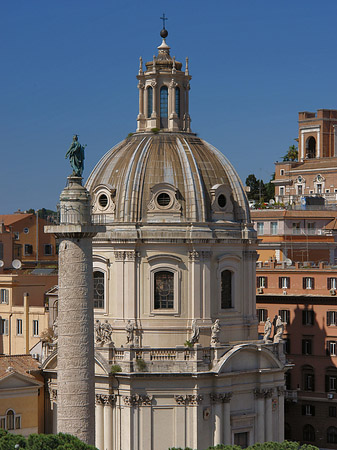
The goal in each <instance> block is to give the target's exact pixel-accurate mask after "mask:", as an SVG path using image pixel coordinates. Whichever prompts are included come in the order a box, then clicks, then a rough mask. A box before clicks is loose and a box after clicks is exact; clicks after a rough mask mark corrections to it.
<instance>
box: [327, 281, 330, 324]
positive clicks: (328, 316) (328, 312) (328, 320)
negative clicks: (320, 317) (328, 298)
mask: <svg viewBox="0 0 337 450" xmlns="http://www.w3.org/2000/svg"><path fill="white" fill-rule="evenodd" d="M328 289H329V288H328ZM326 324H327V325H328V326H330V325H331V314H330V311H327V313H326Z"/></svg>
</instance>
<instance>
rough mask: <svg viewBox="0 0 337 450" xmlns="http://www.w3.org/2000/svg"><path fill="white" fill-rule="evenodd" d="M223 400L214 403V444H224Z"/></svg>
mask: <svg viewBox="0 0 337 450" xmlns="http://www.w3.org/2000/svg"><path fill="white" fill-rule="evenodd" d="M222 409H223V408H222V402H221V403H220V402H217V403H215V405H214V438H213V441H214V445H218V444H222V434H223V431H222V420H223V418H222Z"/></svg>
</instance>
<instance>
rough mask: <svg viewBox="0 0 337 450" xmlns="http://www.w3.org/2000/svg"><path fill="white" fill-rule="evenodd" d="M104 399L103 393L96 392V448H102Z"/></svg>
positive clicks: (100, 449) (102, 449)
mask: <svg viewBox="0 0 337 450" xmlns="http://www.w3.org/2000/svg"><path fill="white" fill-rule="evenodd" d="M103 414H104V399H103V395H101V394H96V439H95V445H96V447H97V448H98V450H104V419H103Z"/></svg>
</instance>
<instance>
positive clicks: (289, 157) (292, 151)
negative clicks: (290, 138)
mask: <svg viewBox="0 0 337 450" xmlns="http://www.w3.org/2000/svg"><path fill="white" fill-rule="evenodd" d="M283 161H298V149H297V147H296V145H290V147H289V148H288V151H287V153H286V154H285V155H284V156H283Z"/></svg>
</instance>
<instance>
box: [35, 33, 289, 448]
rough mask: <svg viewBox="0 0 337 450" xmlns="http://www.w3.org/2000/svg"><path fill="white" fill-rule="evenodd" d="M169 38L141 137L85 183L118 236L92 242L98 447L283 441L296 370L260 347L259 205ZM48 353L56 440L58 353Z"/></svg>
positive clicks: (148, 87)
mask: <svg viewBox="0 0 337 450" xmlns="http://www.w3.org/2000/svg"><path fill="white" fill-rule="evenodd" d="M161 36H162V38H163V41H162V44H161V45H160V46H159V47H158V56H156V57H154V58H153V60H152V61H151V62H149V63H146V69H145V70H143V64H142V61H141V66H140V69H139V75H138V79H139V84H138V89H139V108H140V110H139V115H138V119H137V120H138V129H137V132H136V133H135V134H133V135H132V136H130V137H128V138H127V139H126V140H124V141H123V142H121V143H120V144H117V145H116V146H115V147H114V148H112V149H111V150H110V151H109V152H108V153H107V154H106V155H104V156H103V157H102V159H101V160H100V162H99V163H98V164H97V166H96V167H95V168H94V170H93V171H92V173H91V174H90V176H89V178H88V180H87V183H86V188H87V189H88V191H89V192H90V194H91V199H92V210H93V216H92V220H93V222H94V223H104V225H105V227H106V231H105V232H101V233H98V234H97V236H96V237H94V238H93V265H94V269H93V280H94V299H93V301H94V304H93V307H94V311H95V319H96V322H95V344H96V348H95V361H96V364H95V372H96V386H95V390H96V392H95V394H96V414H95V415H96V446H97V447H98V448H99V449H100V450H119V449H133V450H143V449H155V450H167V449H168V448H169V447H172V446H175V447H185V446H189V447H192V448H200V449H202V448H206V447H208V446H210V445H216V444H220V443H224V444H239V445H242V446H247V445H249V444H253V443H254V442H264V441H272V440H274V441H282V440H283V423H284V415H283V411H284V410H283V399H284V397H283V396H284V372H285V371H286V370H287V368H288V367H287V364H286V361H285V357H284V354H283V344H282V340H275V342H271V341H270V342H269V341H266V342H265V343H264V342H263V341H261V340H258V334H257V318H256V306H255V261H256V248H257V237H256V232H255V231H254V229H253V225H252V223H251V218H250V212H249V207H248V202H247V199H246V196H245V193H244V189H243V186H242V184H241V181H240V179H239V177H238V175H237V173H236V172H235V170H234V168H233V167H232V165H231V164H230V163H229V161H228V160H227V158H226V157H225V156H224V155H223V154H222V153H221V152H220V151H219V150H217V149H216V148H214V147H213V146H212V145H210V144H208V143H207V142H205V141H204V140H202V139H201V138H199V137H197V136H196V135H195V134H194V133H192V132H191V130H190V117H189V113H188V92H189V88H190V86H189V81H190V79H191V76H190V75H189V71H188V67H187V66H186V67H185V70H182V64H181V63H179V62H178V61H176V60H175V58H172V57H171V55H170V48H169V46H168V45H167V43H166V40H165V39H166V37H167V31H166V30H165V29H164V30H162V32H161ZM70 229H71V228H69V230H70ZM88 276H91V274H88ZM52 294H53V295H55V292H52ZM47 354H48V356H47V357H46V358H45V359H44V361H43V365H42V368H43V371H44V374H45V377H46V379H47V381H48V387H49V396H48V398H47V400H46V410H47V417H48V420H47V424H46V425H47V430H46V431H47V432H56V431H57V429H56V427H55V416H56V415H57V390H58V385H57V350H54V347H51V348H50V349H49V353H48V352H47ZM48 427H49V429H48Z"/></svg>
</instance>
